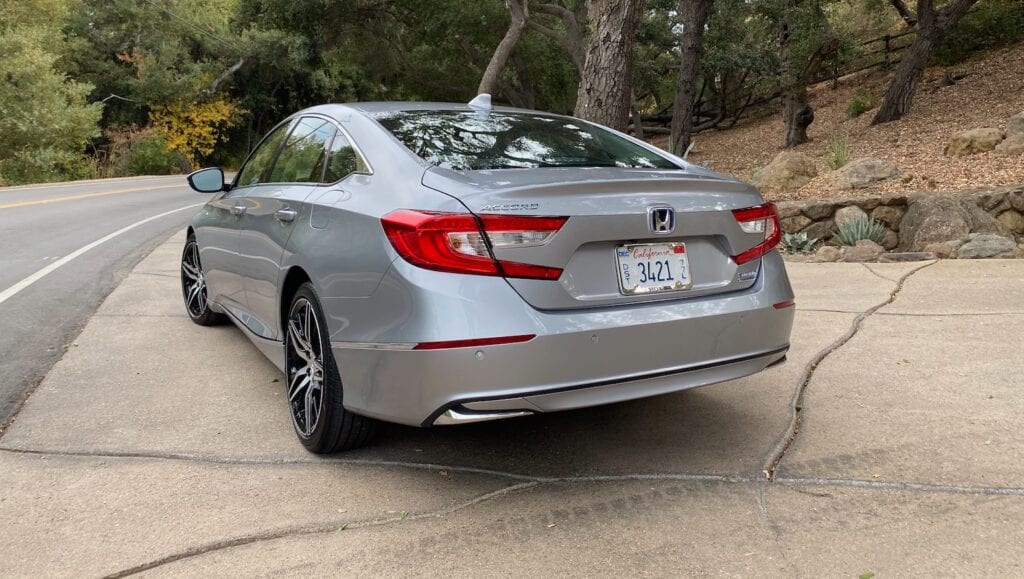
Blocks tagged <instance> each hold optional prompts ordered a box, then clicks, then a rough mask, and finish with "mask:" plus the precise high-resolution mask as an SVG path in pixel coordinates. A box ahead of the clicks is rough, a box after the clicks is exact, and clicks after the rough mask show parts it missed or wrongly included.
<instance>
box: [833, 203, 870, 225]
mask: <svg viewBox="0 0 1024 579" xmlns="http://www.w3.org/2000/svg"><path fill="white" fill-rule="evenodd" d="M867 219H868V214H867V213H865V212H864V210H863V209H861V208H860V207H857V206H856V205H849V206H847V207H843V208H842V209H838V210H836V216H835V217H834V218H833V221H835V222H836V227H842V226H843V225H846V224H847V223H849V222H851V221H861V220H863V221H867Z"/></svg>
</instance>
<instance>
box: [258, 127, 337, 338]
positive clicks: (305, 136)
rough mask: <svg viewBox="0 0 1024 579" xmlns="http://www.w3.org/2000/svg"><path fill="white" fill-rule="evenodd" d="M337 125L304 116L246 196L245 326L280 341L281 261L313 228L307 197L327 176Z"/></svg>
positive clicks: (265, 336)
mask: <svg viewBox="0 0 1024 579" xmlns="http://www.w3.org/2000/svg"><path fill="white" fill-rule="evenodd" d="M336 130H337V129H336V127H335V126H334V124H333V123H332V122H331V121H329V120H327V119H326V118H323V117H318V116H303V117H300V118H299V119H298V120H297V121H296V122H295V124H294V126H293V127H292V130H291V132H290V133H289V135H288V138H287V139H286V140H285V144H284V147H283V148H282V149H281V152H280V153H279V154H278V156H277V160H276V161H275V162H274V165H273V168H272V169H271V171H270V175H269V178H268V179H267V181H266V182H265V183H261V184H260V185H259V186H257V187H253V188H252V189H250V190H248V191H247V192H246V193H245V201H246V206H247V209H246V211H245V215H244V216H243V217H242V220H241V225H240V228H239V236H238V242H239V245H238V255H239V259H238V263H239V267H240V269H241V271H240V273H241V278H242V284H243V285H244V287H245V309H246V314H247V315H246V316H245V318H244V319H242V321H243V323H245V325H246V326H247V327H248V328H249V329H250V330H251V331H252V332H253V333H255V334H256V335H258V336H260V337H263V338H267V339H271V340H277V339H280V336H279V334H280V332H279V328H278V324H277V318H278V311H277V308H278V297H277V292H278V279H279V278H280V275H281V258H282V255H283V254H284V248H285V246H286V245H287V243H288V239H289V237H290V236H291V235H292V232H293V231H294V229H295V228H296V227H309V209H308V207H307V205H306V203H305V201H306V198H307V197H309V195H310V193H312V192H313V190H314V189H315V188H316V187H317V185H318V184H319V183H320V180H321V178H322V176H323V170H324V158H325V155H326V146H327V145H328V144H329V143H330V142H331V139H332V137H333V136H334V132H335V131H336Z"/></svg>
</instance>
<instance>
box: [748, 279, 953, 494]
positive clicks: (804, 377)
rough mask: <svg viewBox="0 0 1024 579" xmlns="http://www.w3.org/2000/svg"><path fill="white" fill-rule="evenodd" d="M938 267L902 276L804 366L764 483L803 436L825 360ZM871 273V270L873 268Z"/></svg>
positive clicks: (765, 469) (765, 470)
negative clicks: (806, 407) (909, 284)
mask: <svg viewBox="0 0 1024 579" xmlns="http://www.w3.org/2000/svg"><path fill="white" fill-rule="evenodd" d="M935 263H936V262H934V261H933V262H930V263H926V264H924V265H922V266H921V267H917V268H914V269H912V270H910V271H908V272H907V273H905V274H903V275H902V276H900V278H899V280H897V281H896V287H894V288H893V290H892V291H891V292H889V297H888V298H887V299H886V300H885V301H883V302H881V303H879V304H876V305H874V306H872V307H871V308H869V309H867V310H866V311H864V312H862V313H860V314H858V315H857V317H855V318H854V319H853V322H851V323H850V329H849V330H847V331H846V333H845V334H843V335H842V336H840V337H839V338H838V339H836V340H835V341H834V342H832V343H831V344H829V345H828V346H827V347H826V348H825V349H824V350H821V351H820V352H818V353H817V354H815V356H814V357H813V358H812V359H811V361H810V362H808V363H807V365H806V366H804V371H803V373H802V374H801V376H800V381H799V382H797V387H796V389H795V390H794V391H793V398H792V400H791V401H790V409H789V424H788V425H787V427H786V430H785V431H784V432H783V433H782V435H781V436H780V437H779V439H778V442H776V444H775V446H774V447H773V448H772V450H771V452H769V453H768V456H767V457H766V459H765V461H764V467H763V468H762V470H761V477H763V480H764V481H767V482H770V481H771V480H772V479H774V478H775V471H776V470H777V469H778V467H779V463H781V462H782V459H783V458H784V457H785V456H786V453H787V452H788V451H789V449H790V447H791V446H792V444H793V442H794V441H795V440H796V437H797V434H799V432H800V424H801V417H802V416H801V415H802V412H803V400H804V393H805V392H806V391H807V386H808V385H809V384H810V382H811V380H812V379H813V378H814V372H815V370H817V368H818V365H819V364H821V363H822V362H823V361H824V360H825V358H827V357H828V356H829V355H831V354H832V353H833V352H835V351H836V350H838V349H839V348H841V347H843V346H844V345H845V344H846V343H847V342H849V341H850V340H851V339H853V337H854V336H856V335H857V332H859V331H860V328H861V325H862V324H863V323H864V320H866V319H868V318H870V317H871V316H872V314H874V313H875V312H877V311H878V310H880V309H882V308H884V307H885V306H887V305H889V304H891V303H892V302H893V301H895V300H896V296H897V295H899V293H900V291H901V290H902V289H903V284H904V283H906V281H907V280H908V279H909V278H910V276H912V275H914V274H915V273H917V272H919V271H921V270H922V269H924V268H926V267H929V266H931V265H934V264H935ZM868 269H869V270H870V269H871V268H868ZM759 497H760V499H759V500H763V498H764V495H763V491H762V492H761V493H759ZM761 508H762V510H764V508H765V507H764V503H763V502H762V503H761Z"/></svg>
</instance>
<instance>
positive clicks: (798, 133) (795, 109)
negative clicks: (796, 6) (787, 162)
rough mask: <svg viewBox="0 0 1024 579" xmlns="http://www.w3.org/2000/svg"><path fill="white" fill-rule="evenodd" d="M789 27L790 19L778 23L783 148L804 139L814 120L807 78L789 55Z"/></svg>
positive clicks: (790, 36) (802, 141) (790, 34)
mask: <svg viewBox="0 0 1024 579" xmlns="http://www.w3.org/2000/svg"><path fill="white" fill-rule="evenodd" d="M792 33H793V32H792V30H790V27H789V22H787V21H785V20H783V21H782V22H780V23H779V61H780V64H781V66H782V90H781V93H782V123H783V131H784V133H785V138H784V140H783V143H782V146H783V147H784V148H786V149H790V148H792V147H795V146H797V145H799V144H801V143H806V142H807V140H808V139H807V127H809V126H811V123H813V122H814V109H812V108H811V105H810V103H809V102H808V98H807V82H806V80H805V74H804V70H800V65H798V64H797V63H795V62H793V57H792V56H791V55H790V43H791V42H792Z"/></svg>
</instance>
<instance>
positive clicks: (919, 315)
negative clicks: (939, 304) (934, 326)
mask: <svg viewBox="0 0 1024 579" xmlns="http://www.w3.org/2000/svg"><path fill="white" fill-rule="evenodd" d="M877 315H879V316H894V317H895V316H904V317H909V318H914V317H916V318H948V317H974V316H1024V312H949V313H931V314H929V313H915V312H878V314H877Z"/></svg>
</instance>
